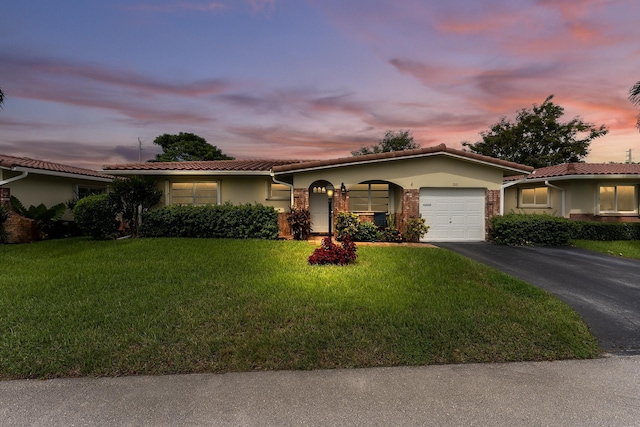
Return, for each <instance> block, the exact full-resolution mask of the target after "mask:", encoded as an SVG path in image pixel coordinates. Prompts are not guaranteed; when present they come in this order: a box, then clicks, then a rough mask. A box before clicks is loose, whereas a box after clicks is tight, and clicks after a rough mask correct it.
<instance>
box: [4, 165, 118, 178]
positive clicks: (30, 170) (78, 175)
mask: <svg viewBox="0 0 640 427" xmlns="http://www.w3.org/2000/svg"><path fill="white" fill-rule="evenodd" d="M11 170H12V171H14V172H27V173H33V174H38V175H49V176H58V177H61V178H74V179H85V180H88V181H98V182H111V181H113V179H112V178H101V177H99V176H91V175H83V174H81V173H75V172H59V171H50V170H46V169H35V168H25V167H23V166H14V167H12V168H11ZM9 179H11V178H9Z"/></svg>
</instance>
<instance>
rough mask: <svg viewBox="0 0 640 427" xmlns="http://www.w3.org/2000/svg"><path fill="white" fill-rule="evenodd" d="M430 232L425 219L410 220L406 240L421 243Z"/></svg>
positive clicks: (406, 227)
mask: <svg viewBox="0 0 640 427" xmlns="http://www.w3.org/2000/svg"><path fill="white" fill-rule="evenodd" d="M428 231H429V226H428V225H426V224H425V220H424V218H409V219H408V220H407V223H406V225H405V232H404V238H405V240H406V241H407V242H414V243H415V242H419V241H420V239H422V238H423V237H424V236H425V234H427V232H428Z"/></svg>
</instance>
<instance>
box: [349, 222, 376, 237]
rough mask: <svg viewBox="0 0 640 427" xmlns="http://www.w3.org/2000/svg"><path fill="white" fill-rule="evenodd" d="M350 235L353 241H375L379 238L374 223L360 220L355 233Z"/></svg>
mask: <svg viewBox="0 0 640 427" xmlns="http://www.w3.org/2000/svg"><path fill="white" fill-rule="evenodd" d="M351 237H352V239H353V241H354V242H377V241H379V240H380V232H379V231H378V227H377V226H376V225H375V224H374V223H372V222H368V221H367V222H361V223H359V224H358V229H357V230H356V234H354V235H353V236H351Z"/></svg>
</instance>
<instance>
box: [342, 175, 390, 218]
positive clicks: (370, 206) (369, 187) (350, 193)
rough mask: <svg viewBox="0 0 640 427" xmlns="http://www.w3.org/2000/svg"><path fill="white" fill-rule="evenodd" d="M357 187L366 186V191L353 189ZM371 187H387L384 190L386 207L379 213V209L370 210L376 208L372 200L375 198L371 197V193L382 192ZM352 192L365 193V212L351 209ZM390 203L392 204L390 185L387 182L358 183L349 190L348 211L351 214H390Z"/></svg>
mask: <svg viewBox="0 0 640 427" xmlns="http://www.w3.org/2000/svg"><path fill="white" fill-rule="evenodd" d="M359 185H366V186H367V189H366V190H358V189H357V188H354V187H356V186H359ZM372 185H386V186H387V189H386V192H387V196H386V207H387V209H386V210H384V211H381V210H379V209H378V210H375V209H372V208H373V207H374V206H376V204H374V203H373V199H376V197H372V194H373V192H376V191H378V192H379V191H382V190H375V189H372V187H371V186H372ZM354 191H367V210H356V209H354V208H353V199H354V197H353V192H354ZM357 199H364V197H358V198H357ZM391 203H392V200H391V184H390V183H388V182H381V181H369V182H360V183H358V184H355V185H353V186H352V187H351V188H349V210H350V211H351V212H360V213H362V212H390V211H389V208H390V206H391ZM360 204H362V203H360Z"/></svg>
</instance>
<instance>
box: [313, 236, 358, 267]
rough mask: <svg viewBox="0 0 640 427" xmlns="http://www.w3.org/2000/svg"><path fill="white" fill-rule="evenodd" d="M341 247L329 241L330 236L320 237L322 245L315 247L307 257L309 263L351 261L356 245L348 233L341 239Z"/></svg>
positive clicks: (321, 263) (353, 259)
mask: <svg viewBox="0 0 640 427" xmlns="http://www.w3.org/2000/svg"><path fill="white" fill-rule="evenodd" d="M341 243H342V247H340V246H338V245H336V244H335V243H333V241H331V238H330V237H325V238H324V239H322V245H321V246H320V247H319V248H316V249H315V250H314V251H313V253H312V254H311V256H310V257H309V258H308V259H307V261H308V262H309V264H310V265H347V264H351V263H353V262H354V261H355V260H356V258H357V257H358V255H356V245H355V243H353V241H351V238H350V237H349V235H348V234H347V235H345V236H344V239H342V242H341Z"/></svg>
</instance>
